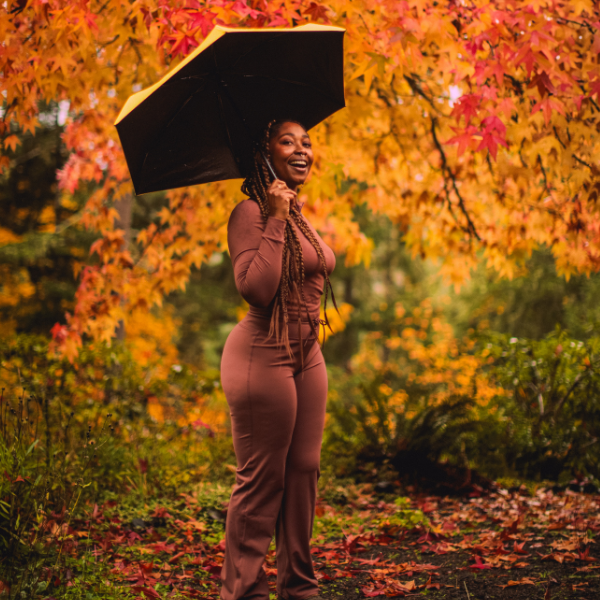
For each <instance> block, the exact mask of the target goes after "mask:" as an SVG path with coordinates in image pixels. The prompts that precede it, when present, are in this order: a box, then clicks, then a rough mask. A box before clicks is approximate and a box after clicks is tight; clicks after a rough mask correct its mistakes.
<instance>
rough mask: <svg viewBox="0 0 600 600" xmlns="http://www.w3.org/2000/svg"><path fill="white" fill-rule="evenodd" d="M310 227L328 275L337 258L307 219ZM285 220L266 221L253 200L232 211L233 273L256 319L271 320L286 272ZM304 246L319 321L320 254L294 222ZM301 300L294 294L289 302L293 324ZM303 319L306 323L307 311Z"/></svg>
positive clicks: (310, 297) (308, 292)
mask: <svg viewBox="0 0 600 600" xmlns="http://www.w3.org/2000/svg"><path fill="white" fill-rule="evenodd" d="M305 220H306V222H307V224H308V227H309V228H310V230H311V231H312V233H313V234H314V236H315V238H316V239H317V241H318V242H319V244H320V246H321V248H322V250H323V255H324V257H325V263H326V265H327V272H328V274H331V272H332V271H333V269H334V267H335V255H334V253H333V251H332V250H331V248H329V246H327V244H325V242H324V241H323V240H322V239H321V237H320V236H319V234H318V233H317V232H316V231H315V229H314V228H313V226H312V225H311V224H310V223H309V222H308V220H307V219H305ZM285 223H286V222H285V221H283V220H281V219H277V218H276V217H268V218H267V220H266V221H265V219H264V218H263V216H262V215H261V213H260V208H259V206H258V204H257V203H256V202H255V201H254V200H251V199H248V200H244V201H242V202H240V203H239V204H238V205H237V206H236V207H235V208H234V209H233V211H232V213H231V216H230V218H229V223H228V226H227V243H228V246H229V254H230V256H231V261H232V263H233V272H234V275H235V283H236V286H237V289H238V291H239V292H240V294H241V295H242V297H243V298H244V300H246V302H248V304H249V305H250V312H251V313H252V314H254V315H256V316H261V317H270V316H271V314H272V309H273V301H274V299H275V295H276V293H277V290H278V289H279V282H280V280H281V272H282V254H283V242H284V237H283V236H284V230H285ZM293 227H294V228H295V230H296V234H297V235H298V239H299V240H300V243H301V245H302V255H303V259H304V272H305V280H304V296H305V298H306V305H307V308H308V312H309V314H310V318H311V319H315V318H318V316H319V309H320V305H321V295H322V293H323V288H324V283H325V277H324V275H323V268H322V266H321V261H320V259H319V256H318V254H317V251H316V250H315V248H314V247H313V245H312V244H311V243H310V241H309V240H308V239H307V238H306V236H305V235H304V234H303V233H302V231H300V229H299V228H298V226H297V225H296V223H293ZM298 308H299V306H298V301H297V299H296V298H295V297H294V294H290V298H289V300H288V314H289V318H290V321H291V322H293V321H292V320H296V319H297V318H298ZM301 318H302V320H303V321H304V320H306V319H307V316H306V311H304V310H303V314H302V315H301Z"/></svg>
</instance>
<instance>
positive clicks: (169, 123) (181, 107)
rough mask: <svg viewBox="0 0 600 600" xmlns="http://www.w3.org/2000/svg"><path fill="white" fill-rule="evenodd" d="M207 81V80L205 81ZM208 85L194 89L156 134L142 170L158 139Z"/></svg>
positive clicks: (142, 170) (142, 169) (145, 156)
mask: <svg viewBox="0 0 600 600" xmlns="http://www.w3.org/2000/svg"><path fill="white" fill-rule="evenodd" d="M205 83H206V82H205ZM205 87H206V85H203V86H202V87H200V88H198V89H197V90H195V91H194V93H193V94H191V95H190V96H189V97H188V98H187V99H186V101H185V102H184V103H183V104H182V105H181V106H180V107H179V108H178V109H177V112H176V113H175V114H174V115H173V116H172V117H171V118H170V119H169V121H168V123H167V124H166V125H165V126H164V127H163V128H162V129H161V130H160V131H159V132H158V133H157V134H156V136H155V138H154V141H153V142H152V143H151V144H149V149H148V151H147V152H146V154H145V155H144V162H142V168H141V172H142V173H143V172H144V169H145V168H146V160H148V156H149V155H150V152H151V151H152V150H153V149H154V145H155V144H156V142H157V140H159V139H160V136H161V135H162V134H163V133H164V132H165V131H166V130H167V129H168V128H169V127H170V125H171V123H173V121H174V120H175V118H176V117H177V115H178V114H179V113H180V112H181V111H182V110H183V109H184V108H185V107H186V106H187V104H188V103H189V102H191V100H192V98H194V96H195V95H196V94H198V93H200V92H202V91H204V88H205Z"/></svg>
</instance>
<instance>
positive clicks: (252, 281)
mask: <svg viewBox="0 0 600 600" xmlns="http://www.w3.org/2000/svg"><path fill="white" fill-rule="evenodd" d="M284 230H285V221H283V220H282V219H278V218H276V217H269V218H268V219H267V222H266V224H265V221H264V219H263V217H262V215H261V213H260V208H259V206H258V204H257V203H256V202H254V200H244V201H243V202H241V203H240V204H238V205H237V206H236V207H235V208H234V209H233V212H232V213H231V217H230V218H229V223H228V225H227V244H228V246H229V254H230V256H231V261H232V263H233V272H234V275H235V285H236V287H237V289H238V291H239V292H240V294H241V296H242V298H244V300H246V302H248V304H250V305H251V306H257V307H259V308H266V307H267V306H269V304H270V303H271V301H272V300H273V298H274V297H275V294H276V293H277V289H278V288H279V281H280V279H281V258H282V252H283V235H284Z"/></svg>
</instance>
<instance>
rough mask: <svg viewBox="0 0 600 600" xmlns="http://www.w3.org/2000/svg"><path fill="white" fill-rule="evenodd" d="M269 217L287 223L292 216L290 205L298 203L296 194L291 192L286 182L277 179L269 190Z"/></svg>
mask: <svg viewBox="0 0 600 600" xmlns="http://www.w3.org/2000/svg"><path fill="white" fill-rule="evenodd" d="M267 199H268V201H269V208H270V210H269V216H270V217H275V218H276V219H281V220H282V221H285V220H286V219H287V218H288V216H289V214H290V205H291V204H292V202H295V201H296V192H293V191H292V190H290V188H289V187H288V186H287V185H286V183H285V182H283V181H281V180H280V179H276V180H275V181H274V182H273V183H272V184H271V185H270V186H269V189H268V190H267Z"/></svg>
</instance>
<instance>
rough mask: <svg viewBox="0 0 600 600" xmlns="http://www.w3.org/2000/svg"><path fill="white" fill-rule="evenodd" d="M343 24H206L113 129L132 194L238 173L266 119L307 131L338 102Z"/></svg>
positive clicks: (337, 106) (245, 170)
mask: <svg viewBox="0 0 600 600" xmlns="http://www.w3.org/2000/svg"><path fill="white" fill-rule="evenodd" d="M343 36H344V30H343V29H340V28H338V27H326V26H323V25H303V26H301V27H295V28H293V29H230V28H225V27H220V26H217V27H215V28H214V29H213V30H212V32H211V33H210V35H208V37H207V38H206V39H205V40H204V42H203V43H202V44H201V45H200V46H199V47H198V48H197V49H196V50H195V51H194V52H193V53H192V54H190V55H189V56H188V57H187V58H186V59H185V60H183V61H182V62H181V63H180V64H179V65H178V66H177V67H176V68H174V69H173V70H172V71H170V72H169V73H168V74H167V75H165V77H163V78H162V79H161V80H160V81H159V82H158V83H156V84H155V85H153V86H152V87H149V88H147V89H145V90H142V91H141V92H138V93H137V94H134V95H133V96H131V97H130V98H129V99H128V100H127V102H126V103H125V106H124V107H123V109H122V110H121V113H120V114H119V117H118V118H117V120H116V122H115V125H116V127H117V131H118V133H119V137H120V139H121V144H122V145H123V150H124V151H125V157H126V159H127V166H128V167H129V172H130V174H131V179H132V180H133V185H134V188H135V192H136V194H145V193H148V192H154V191H159V190H166V189H172V188H177V187H183V186H186V185H194V184H197V183H208V182H210V181H220V180H223V179H235V178H238V177H245V176H246V175H247V173H248V172H249V171H250V169H251V168H252V164H253V152H254V145H255V141H256V140H257V139H258V137H259V136H260V134H261V132H262V131H263V130H264V128H265V127H266V125H267V124H268V123H269V121H270V120H272V119H277V118H289V119H293V120H297V121H300V122H301V123H303V124H304V125H305V127H306V128H308V129H310V128H311V127H314V126H315V125H317V123H320V122H321V121H322V120H323V119H325V118H326V117H328V116H329V115H331V114H332V113H334V112H336V111H337V110H339V109H340V108H343V107H344V106H345V100H344V79H343Z"/></svg>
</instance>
